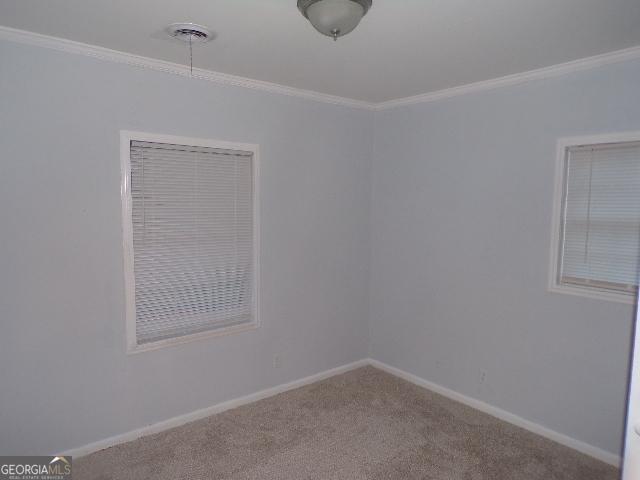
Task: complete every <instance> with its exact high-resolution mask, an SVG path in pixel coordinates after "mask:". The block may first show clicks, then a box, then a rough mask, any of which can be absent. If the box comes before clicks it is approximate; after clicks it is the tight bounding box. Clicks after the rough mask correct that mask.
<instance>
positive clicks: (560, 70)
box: [375, 45, 640, 110]
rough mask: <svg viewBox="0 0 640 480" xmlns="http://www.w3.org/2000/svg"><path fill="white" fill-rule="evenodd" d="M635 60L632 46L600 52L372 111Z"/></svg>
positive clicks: (639, 54) (637, 51) (639, 52)
mask: <svg viewBox="0 0 640 480" xmlns="http://www.w3.org/2000/svg"><path fill="white" fill-rule="evenodd" d="M639 58H640V45H639V46H636V47H630V48H625V49H623V50H616V51H614V52H609V53H603V54H601V55H595V56H593V57H586V58H581V59H579V60H573V61H571V62H566V63H561V64H558V65H552V66H550V67H544V68H539V69H536V70H529V71H528V72H522V73H516V74H513V75H506V76H504V77H498V78H494V79H491V80H484V81H481V82H476V83H469V84H467V85H461V86H459V87H452V88H445V89H443V90H436V91H434V92H429V93H424V94H421V95H415V96H412V97H405V98H398V99H395V100H389V101H386V102H380V103H376V104H375V110H387V109H390V108H396V107H402V106H405V105H414V104H417V103H427V102H435V101H436V100H443V99H445V98H451V97H457V96H459V95H466V94H469V93H475V92H482V91H485V90H492V89H495V88H500V87H508V86H511V85H518V84H521V83H527V82H531V81H534V80H542V79H545V78H553V77H560V76H562V75H567V74H569V73H574V72H580V71H583V70H589V69H592V68H597V67H601V66H604V65H609V64H612V63H619V62H624V61H628V60H636V59H639Z"/></svg>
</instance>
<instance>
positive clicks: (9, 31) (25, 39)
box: [0, 25, 375, 110]
mask: <svg viewBox="0 0 640 480" xmlns="http://www.w3.org/2000/svg"><path fill="white" fill-rule="evenodd" d="M0 39H3V40H8V41H10V42H15V43H22V44H26V45H33V46H37V47H43V48H49V49H52V50H58V51H61V52H66V53H75V54H79V55H85V56H87V57H93V58H98V59H100V60H106V61H108V62H115V63H123V64H126V65H133V66H136V67H142V68H147V69H150V70H156V71H160V72H165V73H171V74H174V75H181V76H184V77H192V78H197V79H199V80H206V81H209V82H213V83H217V84H221V85H231V86H234V87H243V88H250V89H253V90H260V91H263V92H269V93H276V94H279V95H287V96H290V97H299V98H304V99H307V100H313V101H316V102H321V103H329V104H332V105H341V106H345V107H352V108H360V109H365V110H373V109H374V107H375V104H373V103H369V102H364V101H361V100H354V99H351V98H345V97H339V96H336V95H329V94H326V93H319V92H314V91H312V90H304V89H300V88H294V87H287V86H285V85H280V84H277V83H271V82H265V81H262V80H254V79H251V78H246V77H239V76H236V75H229V74H226V73H220V72H214V71H211V70H205V69H201V68H194V69H193V74H192V73H191V70H190V68H189V67H188V66H186V65H180V64H178V63H173V62H167V61H164V60H158V59H154V58H149V57H143V56H141V55H134V54H131V53H126V52H120V51H118V50H111V49H109V48H104V47H98V46H95V45H89V44H86V43H81V42H76V41H73V40H66V39H63V38H58V37H51V36H49V35H42V34H39V33H34V32H29V31H26V30H19V29H16V28H11V27H5V26H2V25H0Z"/></svg>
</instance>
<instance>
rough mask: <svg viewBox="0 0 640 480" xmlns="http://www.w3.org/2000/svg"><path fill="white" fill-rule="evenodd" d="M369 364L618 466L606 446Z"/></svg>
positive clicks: (374, 362) (376, 363)
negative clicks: (605, 448) (576, 437)
mask: <svg viewBox="0 0 640 480" xmlns="http://www.w3.org/2000/svg"><path fill="white" fill-rule="evenodd" d="M369 364H370V365H372V366H374V367H376V368H379V369H380V370H383V371H385V372H387V373H390V374H392V375H395V376H396V377H399V378H402V379H404V380H407V381H408V382H411V383H413V384H415V385H418V386H420V387H423V388H426V389H427V390H431V391H433V392H435V393H439V394H440V395H442V396H445V397H447V398H450V399H452V400H455V401H457V402H460V403H464V404H465V405H468V406H470V407H472V408H475V409H476V410H480V411H481V412H484V413H487V414H489V415H491V416H493V417H496V418H499V419H500V420H504V421H505V422H509V423H511V424H513V425H516V426H517V427H520V428H524V429H525V430H529V431H530V432H533V433H535V434H537V435H540V436H542V437H545V438H548V439H549V440H553V441H554V442H557V443H560V444H562V445H564V446H566V447H569V448H572V449H574V450H577V451H578V452H580V453H584V454H585V455H589V456H590V457H593V458H596V459H598V460H600V461H602V462H605V463H608V464H609V465H613V466H614V467H618V468H620V465H621V462H622V459H621V458H620V456H618V455H616V454H614V453H611V452H607V451H606V450H603V449H601V448H598V447H594V446H593V445H589V444H588V443H585V442H581V441H580V440H576V439H575V438H571V437H569V436H567V435H564V434H562V433H559V432H556V431H554V430H551V429H549V428H547V427H543V426H542V425H539V424H537V423H534V422H532V421H530V420H526V419H524V418H522V417H519V416H518V415H514V414H513V413H509V412H507V411H505V410H502V409H500V408H498V407H494V406H493V405H489V404H488V403H485V402H483V401H481V400H477V399H475V398H472V397H468V396H466V395H463V394H461V393H458V392H456V391H453V390H450V389H448V388H446V387H443V386H441V385H438V384H436V383H433V382H430V381H428V380H425V379H423V378H420V377H418V376H416V375H413V374H412V373H408V372H405V371H404V370H400V369H399V368H396V367H392V366H390V365H387V364H386V363H382V362H380V361H378V360H374V359H369Z"/></svg>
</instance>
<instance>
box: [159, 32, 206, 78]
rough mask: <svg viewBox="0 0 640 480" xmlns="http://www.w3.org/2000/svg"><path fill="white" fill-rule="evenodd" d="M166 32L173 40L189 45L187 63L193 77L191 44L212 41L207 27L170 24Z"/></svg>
mask: <svg viewBox="0 0 640 480" xmlns="http://www.w3.org/2000/svg"><path fill="white" fill-rule="evenodd" d="M166 30H167V33H168V34H169V35H170V36H172V37H173V38H177V39H178V40H182V41H183V42H185V43H188V44H189V63H190V66H191V75H193V44H194V43H205V42H208V41H209V40H213V34H212V33H211V31H210V30H209V29H208V28H207V27H203V26H202V25H198V24H197V23H172V24H171V25H169V26H168V27H167V29H166Z"/></svg>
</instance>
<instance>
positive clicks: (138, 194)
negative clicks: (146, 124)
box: [130, 141, 254, 344]
mask: <svg viewBox="0 0 640 480" xmlns="http://www.w3.org/2000/svg"><path fill="white" fill-rule="evenodd" d="M130 160H131V201H132V223H133V256H134V276H135V311H136V338H137V342H138V344H144V343H149V342H153V341H157V340H163V339H167V338H173V337H180V336H184V335H189V334H193V333H197V332H202V331H207V330H212V329H216V328H220V327H223V326H229V325H236V324H242V323H247V322H251V321H252V320H253V319H252V312H253V309H252V305H253V298H252V293H253V288H252V286H253V281H254V279H253V275H254V272H253V174H252V169H253V165H252V162H253V158H252V156H251V153H249V152H237V151H230V150H219V149H213V148H206V147H194V146H185V145H168V144H161V143H152V142H139V141H132V142H131V152H130Z"/></svg>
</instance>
